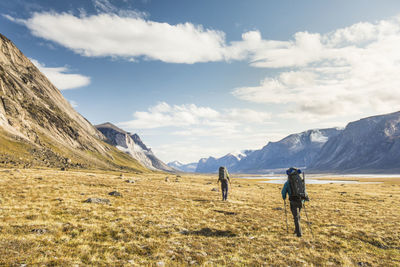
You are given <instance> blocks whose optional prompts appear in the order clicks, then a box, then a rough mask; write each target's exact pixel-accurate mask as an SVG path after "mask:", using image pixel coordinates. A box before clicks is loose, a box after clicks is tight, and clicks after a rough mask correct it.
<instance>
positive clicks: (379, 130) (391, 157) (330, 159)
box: [309, 112, 400, 173]
mask: <svg viewBox="0 0 400 267" xmlns="http://www.w3.org/2000/svg"><path fill="white" fill-rule="evenodd" d="M309 167H310V169H312V170H313V171H316V172H317V171H318V172H321V171H325V172H326V171H329V172H332V171H333V172H347V173H349V172H364V173H367V172H380V173H382V172H394V173H399V172H400V112H395V113H391V114H386V115H380V116H373V117H369V118H364V119H361V120H358V121H355V122H351V123H349V124H348V125H347V126H346V128H345V129H344V130H343V131H342V132H340V133H339V134H338V135H337V136H335V137H333V138H331V139H329V140H328V142H327V143H326V144H325V145H324V147H323V148H322V150H321V152H320V153H319V155H318V157H317V158H316V159H315V161H314V162H312V164H310V166H309Z"/></svg>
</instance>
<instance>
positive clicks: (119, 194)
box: [108, 191, 122, 197]
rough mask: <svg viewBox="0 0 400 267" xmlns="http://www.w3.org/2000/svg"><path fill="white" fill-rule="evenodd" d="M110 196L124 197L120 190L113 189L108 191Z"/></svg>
mask: <svg viewBox="0 0 400 267" xmlns="http://www.w3.org/2000/svg"><path fill="white" fill-rule="evenodd" d="M108 194H109V195H110V196H114V197H122V195H121V193H120V192H118V191H112V192H110V193H108Z"/></svg>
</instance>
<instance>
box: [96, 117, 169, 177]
mask: <svg viewBox="0 0 400 267" xmlns="http://www.w3.org/2000/svg"><path fill="white" fill-rule="evenodd" d="M96 128H97V129H98V130H99V131H100V132H101V133H102V134H103V135H104V136H105V137H106V138H107V142H108V143H110V144H111V145H113V146H115V147H116V148H118V149H119V150H121V151H123V152H125V153H127V154H129V155H130V156H131V157H133V158H134V159H136V160H137V161H139V162H140V163H141V164H142V165H144V166H145V167H147V168H149V169H151V170H162V171H168V172H173V171H174V169H173V168H171V167H169V166H168V165H167V164H165V163H164V162H162V161H161V160H159V159H158V158H157V157H156V156H155V155H154V153H153V152H152V151H151V149H149V148H148V147H147V146H146V145H145V144H144V143H143V142H142V140H141V139H140V137H139V136H138V135H137V134H131V133H128V132H126V131H124V130H122V129H120V128H118V127H117V126H115V125H113V124H111V123H109V122H107V123H103V124H100V125H96Z"/></svg>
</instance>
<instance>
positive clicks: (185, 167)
mask: <svg viewBox="0 0 400 267" xmlns="http://www.w3.org/2000/svg"><path fill="white" fill-rule="evenodd" d="M167 165H168V166H170V167H171V168H173V169H175V170H178V171H181V172H196V168H197V162H193V163H188V164H183V163H181V162H179V161H177V160H175V161H172V162H169V163H168V164H167Z"/></svg>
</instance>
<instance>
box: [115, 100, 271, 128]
mask: <svg viewBox="0 0 400 267" xmlns="http://www.w3.org/2000/svg"><path fill="white" fill-rule="evenodd" d="M133 116H134V120H132V121H128V122H122V123H120V124H119V125H120V126H121V127H126V128H130V129H153V128H162V127H181V128H191V131H193V126H195V127H198V126H207V127H214V130H215V129H219V128H223V129H224V130H222V131H221V133H222V134H223V133H226V131H227V130H229V129H230V128H231V127H234V126H237V125H239V124H249V123H262V124H265V123H269V121H270V118H271V115H270V114H269V113H265V112H258V111H255V110H250V109H225V110H222V111H217V110H215V109H212V108H210V107H198V106H196V105H194V104H186V105H172V106H171V105H169V104H167V103H165V102H161V103H158V104H157V105H156V106H152V107H150V108H149V109H148V111H136V112H135V113H134V114H133ZM186 131H187V129H185V131H183V132H186ZM198 132H199V133H200V132H202V133H208V134H210V131H209V129H201V130H199V131H198ZM180 133H182V131H180Z"/></svg>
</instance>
